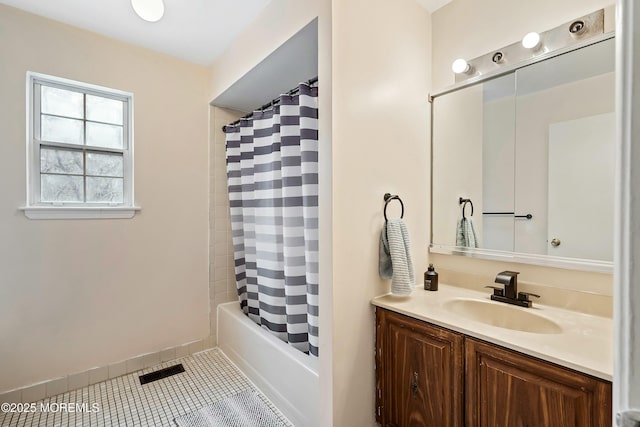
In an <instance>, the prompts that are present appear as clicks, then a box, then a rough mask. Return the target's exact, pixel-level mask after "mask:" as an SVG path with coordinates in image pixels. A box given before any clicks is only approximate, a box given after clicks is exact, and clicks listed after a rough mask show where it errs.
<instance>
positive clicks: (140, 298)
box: [0, 6, 209, 392]
mask: <svg viewBox="0 0 640 427" xmlns="http://www.w3.org/2000/svg"><path fill="white" fill-rule="evenodd" d="M0 58H2V62H1V64H0V93H1V94H2V97H1V99H2V102H0V140H1V141H2V143H1V144H0V178H1V179H0V181H1V182H2V184H1V187H0V188H1V189H2V190H1V194H2V197H1V198H0V242H1V243H0V360H2V364H1V366H0V392H1V391H5V390H9V389H13V388H17V387H22V386H26V385H29V384H32V383H35V382H38V381H43V380H47V379H51V378H54V377H58V376H63V375H66V374H70V373H74V372H78V371H83V370H86V369H88V368H91V367H94V366H105V365H107V364H109V363H113V362H116V361H119V360H124V359H127V358H130V357H133V356H136V355H139V354H143V353H148V352H152V351H158V350H161V349H163V348H166V347H170V346H175V345H179V344H182V343H185V342H189V341H193V340H198V339H201V338H204V337H206V336H207V335H208V334H209V321H208V314H209V308H208V304H207V302H208V289H207V282H208V279H207V276H208V252H207V245H208V218H207V209H208V197H207V195H208V182H207V159H208V151H207V126H208V109H207V98H206V87H207V84H208V81H207V78H208V75H207V70H206V69H205V68H203V67H199V66H195V65H191V64H188V63H186V62H182V61H179V60H176V59H172V58H169V57H167V56H164V55H160V54H157V53H154V52H151V51H149V50H145V49H141V48H137V47H132V46H130V45H127V44H124V43H120V42H117V41H114V40H111V39H107V38H104V37H101V36H97V35H95V34H92V33H89V32H86V31H82V30H79V29H75V28H72V27H69V26H66V25H63V24H60V23H56V22H54V21H50V20H46V19H43V18H40V17H36V16H34V15H30V14H27V13H24V12H21V11H18V10H16V9H12V8H9V7H6V6H0ZM27 70H31V71H36V72H40V73H46V74H51V75H55V76H60V77H65V78H69V79H74V80H79V81H84V82H88V83H93V84H97V85H102V86H107V87H112V88H116V89H121V90H124V91H129V92H132V93H134V100H135V115H134V118H135V184H136V188H135V193H136V202H137V204H138V205H140V206H141V207H142V211H141V212H140V213H139V214H138V215H137V216H136V217H134V218H133V219H129V220H77V221H70V220H58V221H46V220H41V221H36V220H28V219H26V218H25V217H24V215H23V214H22V213H21V212H19V211H18V208H19V207H20V206H23V205H24V204H25V185H26V184H25V175H26V172H25V152H26V149H25V111H26V107H25V85H26V83H25V81H26V80H25V79H26V71H27Z"/></svg>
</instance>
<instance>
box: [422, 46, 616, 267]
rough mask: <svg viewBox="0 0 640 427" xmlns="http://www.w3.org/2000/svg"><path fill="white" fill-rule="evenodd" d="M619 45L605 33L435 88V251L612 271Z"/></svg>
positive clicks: (433, 185) (433, 174) (433, 105)
mask: <svg viewBox="0 0 640 427" xmlns="http://www.w3.org/2000/svg"><path fill="white" fill-rule="evenodd" d="M614 51H615V43H614V39H613V35H608V37H602V38H600V39H599V40H598V41H596V42H593V43H592V44H589V45H587V46H584V45H583V46H581V47H579V48H577V49H574V50H572V51H568V52H567V51H563V52H561V53H560V54H558V55H555V56H548V55H541V57H542V59H541V60H538V61H535V60H531V61H530V62H529V63H527V64H526V65H524V66H522V67H520V68H517V69H514V70H512V71H510V72H507V73H503V74H502V75H496V76H493V77H487V78H485V79H479V80H480V81H476V82H475V83H473V84H470V85H469V84H467V85H465V86H460V87H454V88H452V89H449V90H447V91H445V92H442V93H441V94H436V95H433V100H432V148H431V149H432V181H431V182H432V217H431V222H432V224H431V230H432V236H431V246H430V247H431V251H432V252H436V253H446V254H459V255H465V256H476V257H481V258H489V259H500V260H505V261H514V262H524V263H532V264H541V265H547V266H557V267H566V268H574V269H584V270H592V271H612V260H613V223H614V221H613V205H614V176H615V116H614V101H615V100H614V96H615V75H614V64H615V59H614V58H615V52H614ZM461 199H462V200H463V203H462V204H461V203H460V201H461ZM467 199H468V200H470V201H467V202H464V200H467ZM463 207H464V212H463ZM463 215H464V218H470V219H471V221H472V222H473V229H474V232H475V234H474V238H473V239H470V240H469V239H460V236H461V234H460V233H461V232H462V231H461V228H462V226H464V227H465V232H466V233H468V232H469V227H470V225H469V224H470V221H468V220H466V222H461V221H460V220H461V218H463ZM474 240H475V242H474Z"/></svg>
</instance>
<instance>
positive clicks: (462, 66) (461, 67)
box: [451, 58, 471, 74]
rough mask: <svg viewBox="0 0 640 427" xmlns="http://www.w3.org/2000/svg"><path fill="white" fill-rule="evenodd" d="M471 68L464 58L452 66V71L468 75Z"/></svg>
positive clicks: (457, 60) (454, 62)
mask: <svg viewBox="0 0 640 427" xmlns="http://www.w3.org/2000/svg"><path fill="white" fill-rule="evenodd" d="M470 69H471V67H470V66H469V63H468V62H467V61H465V60H464V59H462V58H458V59H456V60H455V61H453V64H451V70H452V71H453V72H454V73H456V74H461V73H467V72H468V71H469V70H470Z"/></svg>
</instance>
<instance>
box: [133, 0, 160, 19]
mask: <svg viewBox="0 0 640 427" xmlns="http://www.w3.org/2000/svg"><path fill="white" fill-rule="evenodd" d="M131 7H133V10H134V11H135V12H136V14H138V16H139V17H140V18H142V19H144V20H145V21H148V22H158V21H159V20H160V19H162V16H163V15H164V0H131Z"/></svg>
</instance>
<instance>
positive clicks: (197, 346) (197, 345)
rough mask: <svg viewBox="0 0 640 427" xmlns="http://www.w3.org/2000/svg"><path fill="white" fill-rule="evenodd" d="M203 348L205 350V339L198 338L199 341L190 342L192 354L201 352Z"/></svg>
mask: <svg viewBox="0 0 640 427" xmlns="http://www.w3.org/2000/svg"><path fill="white" fill-rule="evenodd" d="M202 350H204V341H203V340H198V341H194V342H192V343H189V353H190V354H195V353H198V352H201V351H202Z"/></svg>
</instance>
